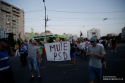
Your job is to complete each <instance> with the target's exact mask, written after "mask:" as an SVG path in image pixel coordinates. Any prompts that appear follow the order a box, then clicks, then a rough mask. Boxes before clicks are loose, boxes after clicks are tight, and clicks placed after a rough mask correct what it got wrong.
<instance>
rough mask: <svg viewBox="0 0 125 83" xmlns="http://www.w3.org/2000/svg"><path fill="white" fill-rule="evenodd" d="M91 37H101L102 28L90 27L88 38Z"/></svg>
mask: <svg viewBox="0 0 125 83" xmlns="http://www.w3.org/2000/svg"><path fill="white" fill-rule="evenodd" d="M91 37H96V38H97V39H99V38H100V37H101V34H100V29H95V28H93V29H90V30H88V31H87V38H88V39H90V38H91Z"/></svg>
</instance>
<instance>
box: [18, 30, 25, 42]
mask: <svg viewBox="0 0 125 83" xmlns="http://www.w3.org/2000/svg"><path fill="white" fill-rule="evenodd" d="M20 34H21V32H20V33H19V39H20V41H22V42H23V43H25V42H24V41H23V39H22V38H21V37H20ZM25 44H26V43H25Z"/></svg>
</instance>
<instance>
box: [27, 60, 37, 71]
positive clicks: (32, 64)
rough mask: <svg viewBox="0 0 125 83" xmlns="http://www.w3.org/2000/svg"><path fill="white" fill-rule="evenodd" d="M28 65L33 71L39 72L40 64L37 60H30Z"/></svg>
mask: <svg viewBox="0 0 125 83" xmlns="http://www.w3.org/2000/svg"><path fill="white" fill-rule="evenodd" d="M28 63H29V68H30V70H31V71H33V70H35V71H39V67H38V62H37V60H36V59H28Z"/></svg>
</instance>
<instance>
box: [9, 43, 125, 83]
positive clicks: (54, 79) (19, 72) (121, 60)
mask: <svg viewBox="0 0 125 83" xmlns="http://www.w3.org/2000/svg"><path fill="white" fill-rule="evenodd" d="M106 53H107V54H106V56H105V59H106V63H107V68H108V71H104V70H103V77H102V83H125V46H124V45H119V46H118V48H117V52H116V53H115V52H111V49H110V48H107V49H106ZM10 61H11V66H12V70H13V75H14V79H15V82H16V83H29V79H30V70H29V67H28V66H25V67H21V63H20V60H19V58H18V57H17V58H14V57H10ZM88 62H89V61H88V60H85V58H81V57H80V56H77V57H76V65H75V66H73V65H71V64H70V61H61V62H53V61H47V60H46V57H44V59H43V63H42V64H41V65H40V72H41V77H42V80H41V82H39V83H89V75H88ZM34 73H35V80H34V81H33V82H32V83H38V82H37V72H34ZM111 76H112V77H111ZM105 78H107V80H106V79H105ZM111 78H114V79H115V78H117V79H119V78H121V79H122V78H123V80H115V81H114V80H111ZM95 83H96V81H95Z"/></svg>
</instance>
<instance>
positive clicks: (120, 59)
mask: <svg viewBox="0 0 125 83" xmlns="http://www.w3.org/2000/svg"><path fill="white" fill-rule="evenodd" d="M122 60H125V59H114V61H122Z"/></svg>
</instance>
